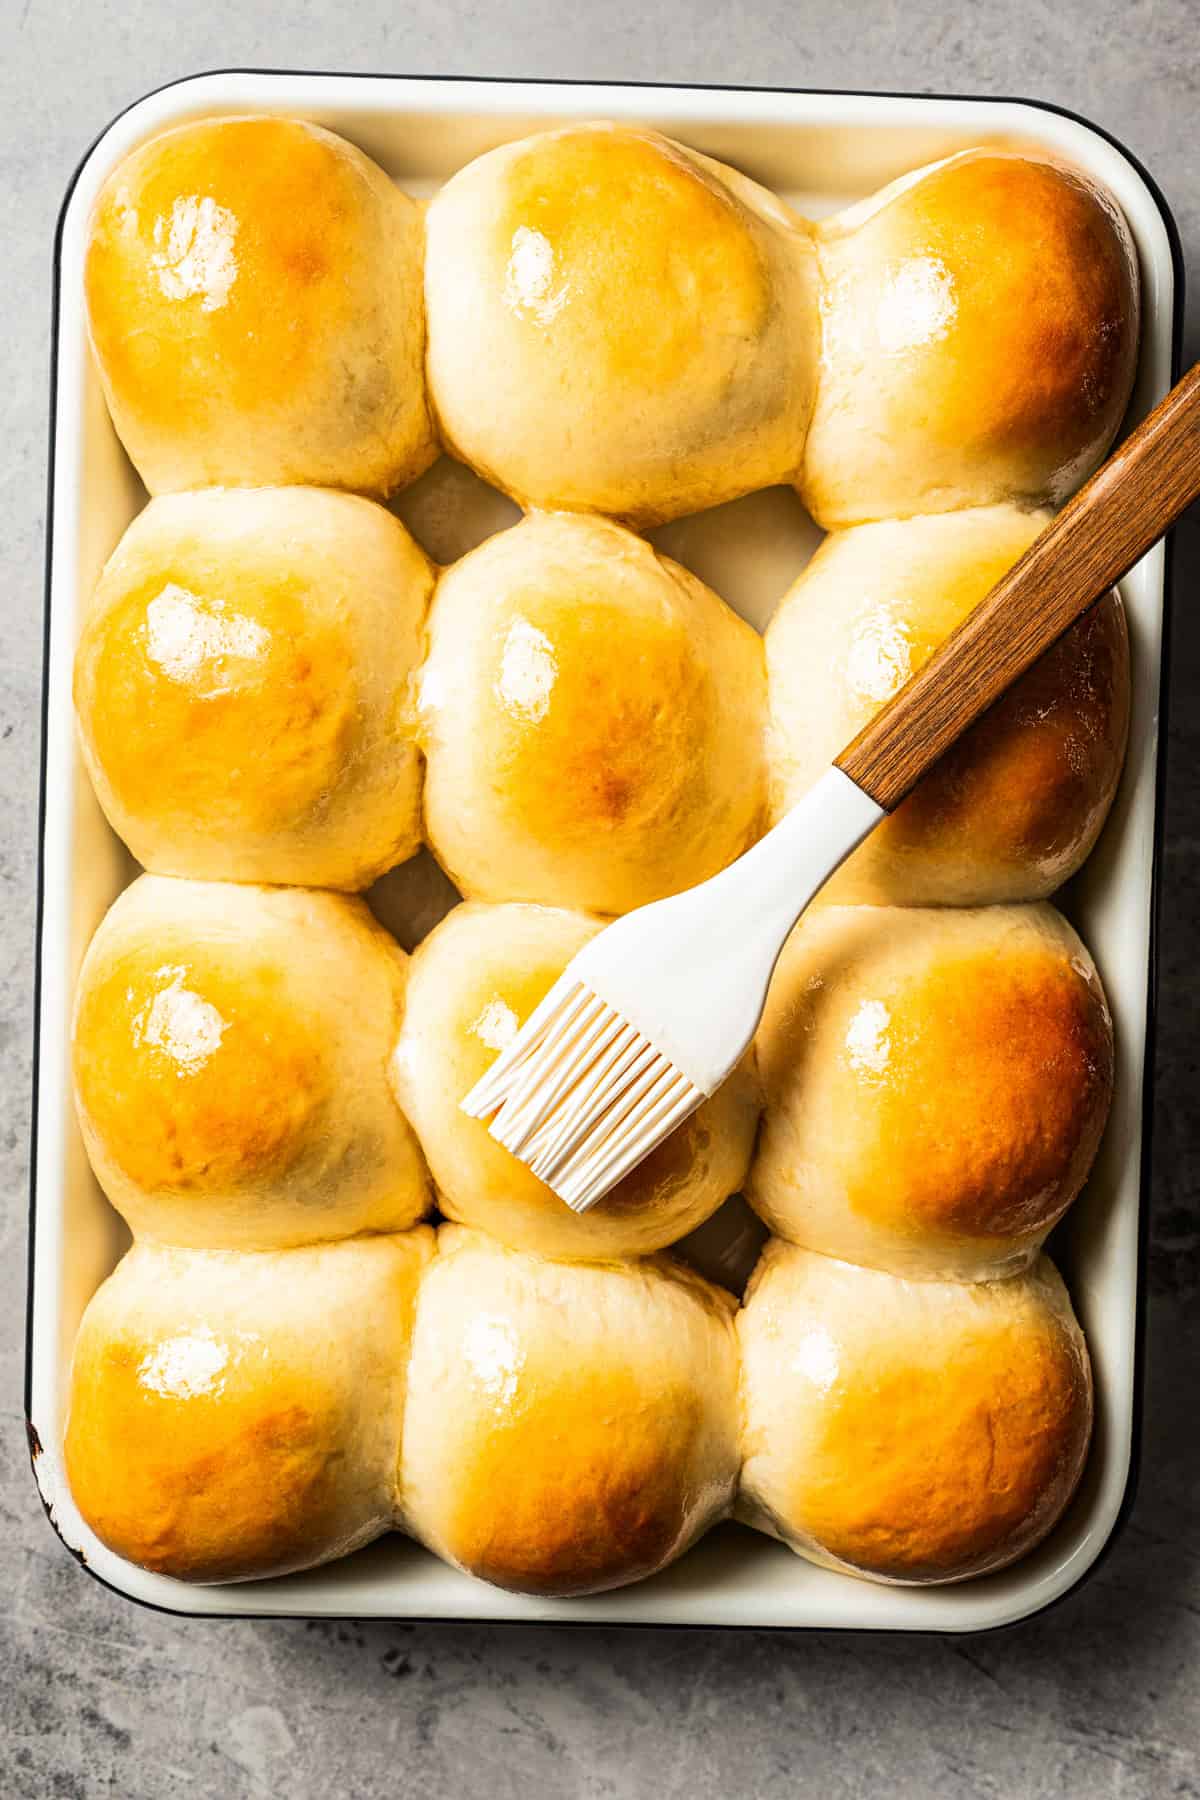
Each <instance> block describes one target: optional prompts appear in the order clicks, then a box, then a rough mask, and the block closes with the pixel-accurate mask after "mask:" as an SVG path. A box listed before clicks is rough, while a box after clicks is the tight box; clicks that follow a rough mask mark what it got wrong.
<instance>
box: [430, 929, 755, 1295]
mask: <svg viewBox="0 0 1200 1800" xmlns="http://www.w3.org/2000/svg"><path fill="white" fill-rule="evenodd" d="M598 926H599V922H598V921H597V920H596V919H592V918H589V917H587V915H586V914H584V913H575V912H560V911H558V910H557V909H556V908H552V907H546V906H521V905H510V906H482V905H479V904H478V903H468V904H466V905H463V906H458V907H455V909H454V911H453V912H452V913H450V914H449V916H448V917H447V918H446V919H444V920H443V921H442V923H441V924H440V925H438V926H437V927H436V928H435V930H434V931H433V932H432V933H431V934H430V936H429V937H427V938H426V939H425V942H424V943H423V944H422V945H421V946H420V948H419V949H418V950H417V952H416V954H415V955H414V957H413V960H412V966H411V972H410V977H409V984H408V996H407V1000H406V1003H405V1011H404V1028H403V1031H402V1032H401V1036H400V1044H399V1048H398V1051H397V1055H396V1061H395V1071H396V1086H397V1092H398V1094H399V1098H400V1104H401V1105H402V1107H403V1108H404V1111H405V1113H406V1114H407V1116H408V1118H409V1119H411V1120H412V1123H413V1125H414V1127H415V1129H416V1131H417V1134H418V1136H419V1137H420V1140H421V1144H422V1147H423V1149H424V1151H425V1154H426V1156H427V1157H428V1159H429V1166H430V1168H431V1169H432V1171H433V1178H434V1181H435V1182H436V1184H437V1189H438V1195H439V1201H440V1204H441V1207H442V1210H443V1211H444V1212H446V1213H448V1214H449V1215H450V1217H451V1218H453V1219H460V1220H461V1221H462V1222H463V1223H464V1224H466V1225H476V1226H480V1227H481V1228H482V1229H483V1230H485V1231H489V1232H491V1234H492V1235H493V1237H497V1238H499V1239H500V1241H501V1242H502V1243H505V1244H511V1245H514V1246H515V1247H516V1248H517V1249H520V1250H535V1251H538V1252H540V1253H541V1254H542V1255H545V1256H566V1257H574V1258H579V1259H587V1258H596V1257H611V1256H632V1255H638V1254H641V1253H642V1252H645V1251H648V1250H658V1249H661V1247H662V1246H663V1245H664V1244H671V1243H674V1242H675V1241H676V1239H678V1238H681V1237H682V1236H683V1235H684V1233H685V1232H688V1231H691V1230H692V1229H693V1228H694V1227H695V1226H697V1225H699V1224H701V1223H702V1221H703V1220H705V1219H707V1218H708V1217H709V1216H710V1214H712V1213H714V1212H715V1211H716V1209H717V1207H718V1206H720V1204H721V1202H722V1201H723V1200H725V1199H726V1198H727V1197H728V1196H729V1195H730V1194H732V1193H734V1192H735V1191H736V1190H737V1189H738V1188H739V1187H740V1186H741V1184H742V1180H743V1178H744V1176H745V1174H746V1168H747V1165H748V1163H749V1161H750V1152H751V1149H752V1148H753V1144H754V1131H755V1126H756V1124H757V1120H758V1093H757V1085H756V1083H755V1081H754V1077H753V1075H752V1074H751V1072H750V1068H749V1065H748V1063H746V1064H743V1065H742V1066H740V1067H739V1068H738V1069H736V1070H735V1071H734V1073H733V1075H732V1076H731V1077H730V1079H729V1080H728V1081H727V1082H725V1084H724V1086H722V1087H721V1088H719V1089H718V1090H717V1092H716V1093H715V1094H714V1095H713V1096H712V1098H711V1099H710V1100H706V1101H705V1103H704V1105H703V1106H702V1107H701V1108H700V1109H699V1111H698V1112H695V1113H693V1114H692V1116H691V1118H690V1119H687V1120H685V1121H684V1123H683V1124H682V1125H680V1126H679V1127H678V1128H677V1129H676V1130H675V1131H674V1132H672V1133H671V1135H670V1137H669V1138H667V1139H666V1141H665V1142H664V1143H662V1144H660V1145H659V1146H658V1148H657V1149H656V1150H654V1151H653V1152H652V1153H651V1154H650V1156H648V1157H647V1158H646V1160H645V1161H644V1162H642V1163H639V1165H638V1167H637V1168H636V1169H634V1170H633V1171H632V1172H631V1173H630V1174H628V1175H627V1176H626V1177H625V1179H624V1180H623V1181H621V1182H618V1184H617V1186H616V1187H615V1188H613V1189H612V1190H611V1192H610V1193H608V1194H606V1195H605V1197H604V1199H603V1200H600V1201H598V1202H597V1204H596V1205H595V1206H593V1207H591V1208H590V1209H589V1210H588V1211H587V1212H585V1213H575V1212H572V1211H571V1209H570V1207H568V1206H567V1205H566V1204H565V1202H563V1201H562V1200H560V1199H559V1198H558V1196H557V1194H555V1193H553V1192H551V1190H550V1189H549V1188H548V1187H546V1186H545V1184H544V1183H543V1182H541V1181H539V1180H538V1179H537V1177H536V1175H534V1174H532V1173H531V1171H530V1170H529V1169H528V1168H526V1166H525V1164H524V1163H523V1162H519V1161H518V1160H517V1158H516V1157H515V1156H513V1155H511V1154H510V1152H509V1151H507V1150H506V1149H505V1148H504V1146H503V1145H502V1144H499V1143H497V1142H496V1140H495V1138H493V1137H492V1136H491V1135H490V1134H489V1132H488V1129H487V1126H486V1125H485V1124H484V1123H483V1122H482V1121H481V1120H479V1119H472V1118H469V1117H468V1116H467V1114H466V1113H464V1112H462V1111H461V1110H460V1108H459V1101H460V1100H462V1098H463V1097H464V1095H466V1094H467V1093H469V1092H470V1090H471V1088H473V1087H474V1085H475V1083H476V1082H477V1081H478V1080H479V1079H480V1077H481V1076H482V1075H483V1074H484V1073H485V1072H486V1070H487V1069H488V1068H490V1066H491V1064H492V1063H493V1062H494V1061H495V1059H496V1057H497V1055H498V1053H499V1052H500V1051H501V1050H502V1049H503V1048H504V1046H505V1045H506V1044H507V1043H508V1042H509V1041H510V1039H511V1038H512V1037H513V1036H514V1034H515V1033H516V1031H517V1029H518V1027H519V1026H520V1025H522V1024H523V1023H524V1021H525V1020H526V1018H528V1016H529V1014H530V1013H531V1012H532V1011H533V1009H534V1007H535V1006H536V1005H537V1004H538V1002H539V1001H540V1000H541V999H542V997H543V996H544V995H545V994H546V993H547V992H548V991H549V989H550V988H551V986H552V985H553V984H554V982H555V981H556V980H557V979H558V977H559V976H560V975H561V974H562V972H563V970H564V969H565V967H566V966H567V964H568V963H569V962H570V960H571V958H572V957H573V956H574V955H575V954H576V952H577V951H579V950H581V949H582V948H583V946H584V944H586V943H587V941H588V939H589V938H590V937H592V936H594V934H595V932H596V931H597V929H598Z"/></svg>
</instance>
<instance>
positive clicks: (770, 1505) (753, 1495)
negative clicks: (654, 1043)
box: [738, 1240, 1092, 1583]
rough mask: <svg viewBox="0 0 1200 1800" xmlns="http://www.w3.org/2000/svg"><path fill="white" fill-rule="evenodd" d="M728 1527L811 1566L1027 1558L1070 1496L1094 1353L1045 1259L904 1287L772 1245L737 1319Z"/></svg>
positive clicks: (919, 1571) (991, 1564)
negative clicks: (736, 1480)
mask: <svg viewBox="0 0 1200 1800" xmlns="http://www.w3.org/2000/svg"><path fill="white" fill-rule="evenodd" d="M738 1338H739V1342H740V1345H741V1352H742V1403H743V1409H744V1418H745V1426H744V1437H743V1447H742V1454H743V1458H744V1461H743V1467H742V1482H741V1492H740V1495H739V1501H738V1511H739V1515H740V1516H742V1517H744V1518H745V1519H746V1521H747V1523H750V1524H753V1525H755V1526H757V1527H758V1528H759V1529H760V1530H763V1531H768V1532H770V1533H771V1534H772V1535H774V1536H776V1537H780V1538H782V1539H783V1541H784V1542H785V1543H786V1544H789V1545H790V1546H791V1548H792V1549H793V1550H796V1551H798V1552H799V1554H800V1555H801V1556H805V1557H807V1558H808V1559H809V1560H810V1561H811V1562H816V1563H823V1564H825V1565H826V1566H827V1567H829V1568H834V1569H839V1570H841V1571H843V1572H844V1573H847V1574H852V1575H865V1576H868V1577H870V1578H871V1579H873V1580H876V1581H887V1582H904V1583H918V1582H931V1581H960V1580H962V1579H963V1578H964V1577H965V1576H968V1575H980V1574H983V1573H984V1572H985V1571H987V1570H991V1569H998V1568H1002V1567H1003V1566H1004V1565H1005V1564H1006V1563H1010V1562H1013V1561H1015V1560H1016V1558H1017V1557H1019V1556H1023V1555H1025V1553H1026V1552H1027V1551H1028V1550H1031V1549H1032V1548H1033V1546H1034V1545H1035V1544H1036V1543H1037V1542H1038V1541H1039V1539H1041V1538H1043V1537H1044V1536H1045V1535H1046V1533H1047V1532H1048V1531H1049V1530H1050V1528H1051V1526H1052V1525H1054V1524H1055V1522H1056V1521H1057V1519H1058V1518H1059V1517H1060V1515H1061V1513H1062V1511H1063V1509H1064V1508H1065V1506H1066V1504H1067V1502H1068V1501H1069V1500H1070V1498H1071V1495H1072V1493H1073V1492H1074V1490H1075V1485H1076V1482H1077V1481H1078V1479H1079V1476H1080V1473H1081V1471H1082V1468H1083V1463H1084V1459H1085V1457H1086V1455H1087V1447H1088V1438H1089V1436H1090V1434H1091V1425H1092V1381H1091V1369H1090V1365H1089V1361H1088V1353H1087V1346H1086V1345H1085V1343H1084V1339H1083V1333H1082V1332H1081V1331H1080V1329H1079V1326H1078V1325H1077V1324H1076V1322H1075V1316H1074V1314H1073V1313H1072V1311H1071V1302H1070V1300H1069V1299H1068V1298H1067V1291H1066V1289H1065V1288H1064V1287H1063V1284H1062V1282H1061V1280H1060V1279H1059V1277H1058V1274H1057V1272H1056V1270H1055V1269H1054V1267H1053V1265H1052V1264H1051V1263H1050V1261H1049V1260H1048V1258H1046V1257H1044V1256H1043V1257H1041V1258H1040V1259H1039V1260H1038V1261H1037V1262H1036V1263H1035V1264H1034V1265H1033V1266H1032V1267H1031V1268H1030V1269H1028V1270H1027V1271H1026V1272H1024V1273H1023V1274H1021V1275H1017V1276H1015V1277H1014V1278H1013V1279H1011V1280H1009V1281H997V1282H988V1283H982V1284H976V1285H965V1284H960V1283H957V1282H940V1281H936V1282H933V1281H926V1282H910V1281H904V1280H901V1279H899V1278H897V1277H896V1276H893V1275H884V1274H880V1273H878V1272H877V1271H875V1270H872V1269H860V1268H855V1267H854V1266H853V1265H852V1264H850V1263H845V1262H837V1261H835V1260H834V1259H833V1258H832V1257H827V1256H815V1255H813V1254H812V1253H811V1252H809V1251H807V1250H799V1249H795V1248H794V1247H793V1246H791V1245H790V1244H782V1243H780V1242H778V1241H777V1240H776V1241H774V1242H772V1243H770V1244H768V1245H767V1248H766V1249H765V1251H764V1252H763V1256H762V1260H761V1262H760V1263H759V1266H758V1268H757V1270H756V1271H755V1274H754V1275H753V1277H752V1278H751V1283H750V1288H749V1291H748V1293H747V1299H746V1305H745V1308H744V1310H743V1311H742V1312H741V1313H740V1314H739V1316H738Z"/></svg>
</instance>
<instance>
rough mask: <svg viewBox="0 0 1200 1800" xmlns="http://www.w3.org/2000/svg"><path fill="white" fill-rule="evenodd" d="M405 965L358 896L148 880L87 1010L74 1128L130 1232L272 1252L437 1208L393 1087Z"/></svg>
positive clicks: (81, 1009)
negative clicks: (428, 1207)
mask: <svg viewBox="0 0 1200 1800" xmlns="http://www.w3.org/2000/svg"><path fill="white" fill-rule="evenodd" d="M407 964H408V959H407V957H406V956H405V955H404V952H403V951H402V950H401V949H400V947H399V946H398V945H397V944H395V943H394V942H393V941H392V939H391V938H390V937H389V936H388V934H387V933H386V932H385V931H384V929H383V927H382V926H381V925H377V924H376V923H375V920H374V919H373V918H372V917H371V915H370V913H369V912H368V910H367V907H366V905H365V903H364V902H363V901H361V900H349V899H346V898H344V897H342V896H341V895H337V894H321V893H312V892H309V891H306V890H305V889H303V888H256V887H235V886H225V885H222V884H220V883H217V882H205V881H174V880H171V879H169V878H168V877H166V876H160V875H143V876H142V877H141V879H140V880H138V881H136V882H134V884H133V886H132V887H131V888H127V889H126V891H125V892H124V893H123V894H122V895H121V897H120V899H119V900H118V901H117V903H116V905H115V906H113V908H112V909H111V911H110V912H109V913H108V915H107V917H106V918H105V919H104V921H103V923H102V924H101V926H100V929H99V930H98V931H97V933H96V935H95V937H94V938H93V939H92V942H91V946H90V948H89V950H88V953H87V955H86V957H85V958H84V963H83V968H82V970H81V972H80V977H79V989H78V993H77V996H76V1002H75V1019H74V1027H73V1051H74V1068H75V1092H76V1101H77V1104H78V1109H79V1120H80V1125H81V1127H82V1130H83V1137H84V1142H85V1144H86V1146H87V1151H88V1155H89V1157H90V1158H91V1162H92V1167H93V1168H94V1169H95V1171H96V1174H97V1176H98V1177H99V1180H100V1184H101V1186H102V1187H103V1188H104V1191H105V1193H106V1194H107V1195H108V1197H109V1199H110V1200H111V1201H112V1203H113V1205H114V1206H115V1207H116V1208H117V1210H118V1212H120V1213H122V1214H123V1215H124V1217H125V1218H126V1219H127V1220H128V1222H129V1224H130V1226H131V1227H132V1229H133V1231H134V1233H135V1235H137V1236H139V1237H142V1236H144V1237H149V1238H155V1239H160V1240H162V1241H164V1242H167V1243H174V1244H189V1245H198V1246H211V1247H213V1248H228V1249H235V1248H236V1249H243V1248H264V1249H269V1248H274V1247H276V1246H282V1245H288V1244H300V1243H305V1242H311V1241H312V1240H314V1239H316V1238H327V1237H341V1236H344V1235H348V1234H349V1233H350V1232H354V1231H389V1230H394V1229H396V1230H398V1229H402V1228H403V1227H404V1226H406V1225H411V1224H412V1223H413V1222H414V1220H416V1219H419V1218H420V1216H421V1214H422V1213H423V1212H424V1211H425V1208H426V1205H427V1204H428V1178H427V1176H426V1172H425V1164H424V1161H423V1159H422V1156H421V1152H420V1150H419V1149H418V1147H417V1142H416V1139H415V1138H414V1136H413V1134H412V1131H411V1130H410V1128H409V1126H408V1123H407V1121H406V1120H405V1118H404V1115H403V1114H402V1113H401V1111H400V1108H399V1106H398V1105H397V1104H396V1101H395V1098H394V1096H393V1094H392V1091H391V1088H390V1085H389V1081H388V1059H389V1057H390V1055H391V1052H392V1049H393V1046H394V1045H395V1041H396V1036H397V1033H398V1032H399V1029H400V1018H401V1013H402V1011H403V1007H404V986H405V979H406V974H407Z"/></svg>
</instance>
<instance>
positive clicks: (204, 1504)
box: [66, 1227, 433, 1581]
mask: <svg viewBox="0 0 1200 1800" xmlns="http://www.w3.org/2000/svg"><path fill="white" fill-rule="evenodd" d="M432 1247H433V1233H432V1232H431V1231H430V1230H429V1229H428V1227H421V1228H420V1229H418V1230H416V1231H411V1232H406V1233H403V1234H401V1235H396V1236H391V1237H369V1238H355V1239H352V1240H351V1241H349V1242H347V1243H340V1244H319V1245H314V1246H312V1247H310V1248H306V1249H301V1250H286V1251H265V1252H261V1253H249V1254H247V1253H245V1252H241V1251H227V1250H181V1249H177V1248H174V1247H168V1246H166V1245H162V1244H148V1243H140V1244H135V1246H134V1248H133V1249H132V1250H131V1251H130V1252H129V1253H128V1255H127V1256H125V1257H124V1258H123V1260H122V1261H121V1262H120V1263H119V1264H118V1265H117V1268H116V1270H115V1272H114V1273H113V1274H112V1275H110V1276H109V1278H108V1280H107V1281H106V1282H105V1283H104V1284H103V1286H102V1287H101V1288H100V1289H99V1290H98V1292H97V1293H96V1294H95V1296H94V1297H93V1299H92V1301H91V1304H90V1305H89V1306H88V1309H87V1311H86V1312H85V1313H84V1315H83V1322H82V1324H81V1325H80V1328H79V1336H78V1339H77V1341H76V1345H75V1359H74V1365H73V1368H72V1374H71V1396H70V1409H69V1414H68V1419H67V1431H66V1462H67V1477H68V1480H69V1482H70V1485H71V1492H72V1493H73V1495H74V1497H75V1504H76V1505H77V1506H78V1508H79V1510H80V1512H81V1513H82V1514H83V1517H84V1518H85V1519H86V1520H87V1522H88V1524H89V1525H90V1526H91V1528H92V1530H93V1531H94V1532H95V1533H96V1536H97V1537H98V1538H100V1539H101V1540H102V1541H103V1542H104V1543H105V1544H107V1545H108V1547H109V1549H110V1550H115V1551H116V1552H117V1553H118V1555H120V1556H125V1557H128V1559H129V1560H130V1561H131V1562H135V1563H140V1564H141V1565H142V1567H143V1568H146V1569H153V1570H155V1571H156V1572H157V1573H158V1574H162V1575H175V1576H179V1577H180V1578H181V1579H183V1580H185V1581H238V1580H244V1579H246V1578H247V1577H251V1576H259V1575H285V1574H287V1573H288V1572H289V1571H290V1570H293V1569H304V1568H307V1567H309V1565H310V1564H312V1563H319V1562H327V1561H328V1560H329V1559H330V1558H331V1557H335V1556H344V1555H345V1554H346V1553H347V1551H350V1550H355V1549H357V1548H358V1546H359V1545H360V1544H365V1543H366V1542H367V1541H368V1540H369V1539H371V1538H373V1537H377V1536H378V1535H379V1533H380V1532H381V1531H384V1530H386V1528H387V1527H388V1525H389V1524H390V1523H391V1521H392V1517H393V1515H394V1512H395V1507H396V1469H397V1460H398V1457H399V1447H400V1422H401V1414H402V1410H403V1403H404V1382H405V1370H406V1366H407V1352H408V1344H409V1337H410V1333H411V1328H412V1313H413V1304H414V1297H415V1293H416V1287H417V1281H418V1278H419V1275H420V1271H421V1269H422V1267H423V1265H424V1264H425V1262H426V1261H427V1260H428V1258H429V1256H430V1254H431V1251H432Z"/></svg>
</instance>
